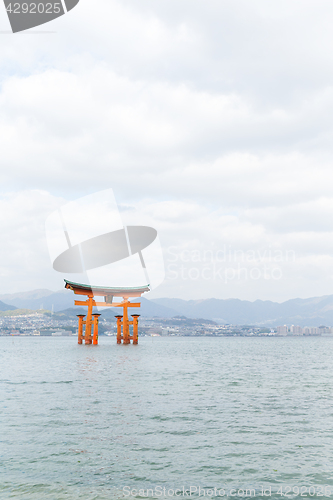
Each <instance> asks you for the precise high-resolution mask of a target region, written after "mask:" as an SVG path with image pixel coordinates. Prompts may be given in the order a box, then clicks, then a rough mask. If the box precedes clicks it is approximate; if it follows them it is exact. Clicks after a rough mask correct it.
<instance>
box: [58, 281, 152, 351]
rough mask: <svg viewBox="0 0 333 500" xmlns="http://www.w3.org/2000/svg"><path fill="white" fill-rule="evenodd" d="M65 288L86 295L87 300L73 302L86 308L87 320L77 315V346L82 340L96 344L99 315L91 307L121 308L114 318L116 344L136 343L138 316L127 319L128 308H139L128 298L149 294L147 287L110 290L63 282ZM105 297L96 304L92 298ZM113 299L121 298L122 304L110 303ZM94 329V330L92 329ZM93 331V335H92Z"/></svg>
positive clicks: (138, 304)
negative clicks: (131, 329) (121, 313)
mask: <svg viewBox="0 0 333 500" xmlns="http://www.w3.org/2000/svg"><path fill="white" fill-rule="evenodd" d="M64 281H65V288H68V289H70V290H73V292H74V293H75V294H76V295H86V296H87V300H85V301H83V300H75V301H74V304H75V305H76V306H88V312H87V318H86V320H84V317H85V314H78V315H77V317H78V318H79V327H78V344H82V341H83V339H84V342H85V344H93V345H97V344H98V318H99V316H100V314H97V313H95V314H94V313H93V307H94V306H98V307H122V308H123V315H122V316H121V315H118V316H116V318H117V344H121V341H123V344H130V343H131V340H133V344H137V343H138V318H139V316H140V315H139V314H132V315H131V316H132V318H133V321H129V319H128V311H127V309H128V307H140V306H141V304H140V302H136V303H134V302H129V301H128V299H129V297H141V295H142V294H143V293H144V292H149V290H150V289H149V286H141V287H137V288H110V287H101V286H94V287H91V286H89V285H83V284H80V283H74V282H72V281H68V280H64ZM96 296H99V297H103V296H104V297H105V302H96V301H95V300H94V297H96ZM113 297H122V298H123V300H122V302H115V303H112V301H113ZM84 325H85V332H84V335H83V326H84ZM130 325H133V335H130ZM92 327H94V328H92ZM92 330H93V335H92Z"/></svg>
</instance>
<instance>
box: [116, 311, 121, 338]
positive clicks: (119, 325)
mask: <svg viewBox="0 0 333 500" xmlns="http://www.w3.org/2000/svg"><path fill="white" fill-rule="evenodd" d="M115 317H116V318H117V344H121V318H122V316H119V315H118V316H115Z"/></svg>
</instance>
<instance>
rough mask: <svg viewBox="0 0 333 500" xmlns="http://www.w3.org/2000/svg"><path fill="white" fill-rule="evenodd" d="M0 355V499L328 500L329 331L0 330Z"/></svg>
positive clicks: (332, 477) (332, 381)
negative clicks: (79, 334) (124, 341)
mask: <svg viewBox="0 0 333 500" xmlns="http://www.w3.org/2000/svg"><path fill="white" fill-rule="evenodd" d="M0 357H1V370H0V380H1V427H0V440H1V443H0V473H1V487H0V498H1V499H7V498H8V499H10V498H17V499H24V500H30V499H34V500H35V499H38V500H39V499H40V500H44V499H55V500H62V499H66V500H72V499H73V500H74V499H85V500H91V499H99V500H104V499H108V500H109V499H115V498H129V499H130V500H131V499H132V498H142V497H148V498H162V497H167V498H174V499H176V498H181V499H183V498H197V497H202V498H207V497H208V498H215V497H218V498H222V497H223V498H227V497H229V498H232V497H234V498H250V497H251V498H274V499H276V498H280V499H281V498H304V497H308V498H309V497H314V498H318V497H322V498H329V497H332V498H333V472H332V471H333V366H332V358H333V339H331V338H324V337H318V338H314V337H306V338H302V337H300V338H273V337H267V338H265V337H259V338H250V337H240V338H239V337H226V338H223V337H222V338H218V337H215V338H208V337H201V338H200V337H179V338H177V337H166V338H162V337H161V338H157V337H144V338H140V339H139V345H137V346H133V345H130V346H123V345H116V339H115V338H114V337H111V338H109V337H100V344H99V346H85V345H81V346H79V345H77V341H76V338H75V337H63V338H61V337H57V338H51V337H2V338H0ZM297 488H298V489H297ZM302 488H303V489H302Z"/></svg>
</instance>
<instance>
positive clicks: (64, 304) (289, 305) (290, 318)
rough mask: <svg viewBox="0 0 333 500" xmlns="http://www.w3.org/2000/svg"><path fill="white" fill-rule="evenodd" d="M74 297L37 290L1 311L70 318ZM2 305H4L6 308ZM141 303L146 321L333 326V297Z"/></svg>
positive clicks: (9, 300) (107, 312)
mask: <svg viewBox="0 0 333 500" xmlns="http://www.w3.org/2000/svg"><path fill="white" fill-rule="evenodd" d="M74 300H75V297H74V294H73V292H72V291H70V290H60V291H58V292H52V291H51V290H33V291H30V292H22V293H16V294H5V295H0V311H5V310H14V309H16V308H18V309H32V310H38V309H41V308H43V309H47V310H49V311H52V306H53V311H54V312H59V311H64V310H66V309H70V311H68V312H67V313H66V314H69V315H71V316H75V315H76V314H78V312H76V313H75V311H78V309H79V308H75V307H74ZM1 301H4V302H5V304H4V303H3V302H1ZM134 301H135V302H141V308H140V309H139V308H138V309H137V308H133V309H131V310H130V313H132V314H140V315H141V316H143V317H150V318H153V317H158V318H172V317H174V316H179V315H180V316H186V317H187V318H203V319H208V320H213V321H217V322H219V323H225V324H228V323H229V324H234V325H237V324H238V325H245V324H252V325H267V326H277V325H284V324H288V325H290V324H294V325H300V326H320V325H327V326H328V325H329V326H333V295H325V296H323V297H312V298H309V299H291V300H287V301H286V302H282V303H281V304H280V303H278V302H272V301H269V300H256V301H254V302H250V301H247V300H239V299H205V300H182V299H169V298H163V299H151V300H148V299H146V298H144V297H142V298H141V299H134ZM100 312H101V313H102V314H103V316H104V317H114V316H115V314H117V309H115V308H110V309H107V308H103V309H102V310H101V311H100Z"/></svg>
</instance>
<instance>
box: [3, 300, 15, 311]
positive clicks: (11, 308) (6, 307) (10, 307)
mask: <svg viewBox="0 0 333 500" xmlns="http://www.w3.org/2000/svg"><path fill="white" fill-rule="evenodd" d="M15 309H17V307H15V306H12V305H9V304H5V303H4V302H1V300H0V311H14V310H15Z"/></svg>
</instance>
